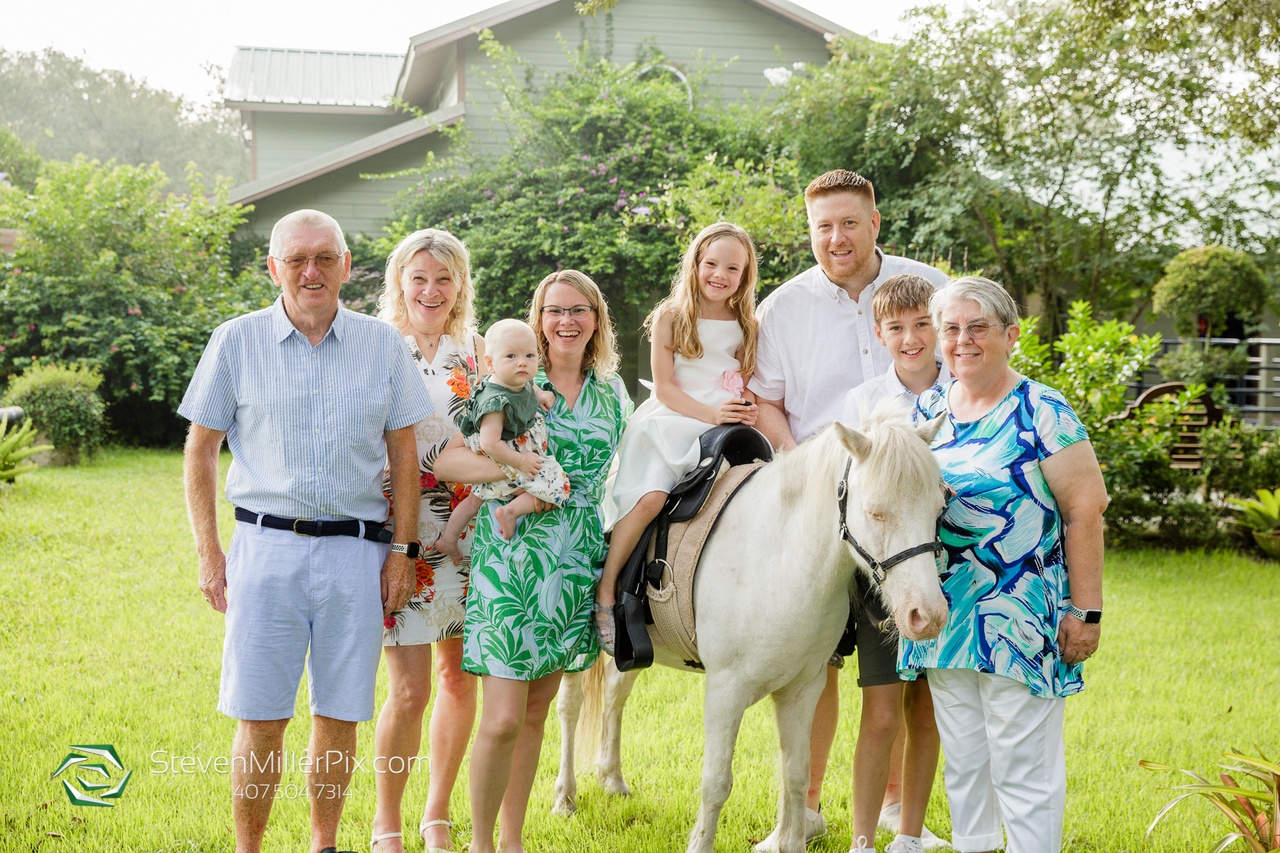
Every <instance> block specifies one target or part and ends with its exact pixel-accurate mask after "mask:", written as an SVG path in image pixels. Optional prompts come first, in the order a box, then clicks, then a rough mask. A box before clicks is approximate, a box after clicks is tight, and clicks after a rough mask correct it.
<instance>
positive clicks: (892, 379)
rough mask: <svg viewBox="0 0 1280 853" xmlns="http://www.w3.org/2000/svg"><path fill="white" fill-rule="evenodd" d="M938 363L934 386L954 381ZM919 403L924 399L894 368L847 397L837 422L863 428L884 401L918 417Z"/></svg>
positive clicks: (941, 364)
mask: <svg viewBox="0 0 1280 853" xmlns="http://www.w3.org/2000/svg"><path fill="white" fill-rule="evenodd" d="M935 363H936V364H937V365H938V378H937V379H935V380H934V382H933V384H934V385H941V384H942V383H943V382H946V381H947V380H949V379H950V378H951V374H950V372H949V371H948V370H947V366H946V365H945V364H943V363H942V362H940V361H939V362H935ZM919 399H920V395H919V394H913V393H912V392H911V389H909V388H908V387H907V386H906V385H903V384H902V380H901V379H899V378H898V367H897V365H894V364H891V365H889V369H888V370H886V371H885V372H884V373H881V374H880V375H879V376H877V377H875V378H874V379H872V380H871V381H870V382H863V383H862V384H861V385H859V386H858V387H857V388H854V389H853V390H852V391H850V392H849V393H848V394H846V395H845V397H844V402H843V403H842V404H841V406H840V412H839V413H838V414H837V415H836V420H838V421H840V423H842V424H844V425H846V426H851V427H857V426H862V422H863V421H864V420H866V419H867V415H869V414H871V413H872V412H874V411H875V409H876V406H878V405H879V404H880V401H881V400H895V401H896V402H897V403H898V405H899V406H901V407H902V410H903V411H904V412H906V413H907V414H908V415H910V416H914V414H915V410H916V403H917V401H918V400H919Z"/></svg>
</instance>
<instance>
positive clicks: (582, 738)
mask: <svg viewBox="0 0 1280 853" xmlns="http://www.w3.org/2000/svg"><path fill="white" fill-rule="evenodd" d="M611 665H612V660H611V659H610V658H609V657H608V656H607V655H604V654H601V655H600V657H598V658H596V662H595V665H594V666H592V667H591V669H589V670H587V671H586V672H584V673H582V713H581V714H579V715H578V730H577V733H576V735H575V736H574V760H575V762H576V763H577V765H578V766H579V767H586V766H587V762H591V766H593V767H594V766H595V764H594V762H595V756H596V748H597V747H598V746H599V744H600V716H601V715H602V714H603V713H604V676H605V669H604V668H605V667H606V666H611Z"/></svg>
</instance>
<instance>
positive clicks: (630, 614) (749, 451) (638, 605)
mask: <svg viewBox="0 0 1280 853" xmlns="http://www.w3.org/2000/svg"><path fill="white" fill-rule="evenodd" d="M698 446H699V447H700V448H701V454H700V458H699V461H698V465H697V467H696V468H694V469H693V470H692V471H690V472H689V473H688V474H686V475H684V477H682V478H681V479H680V482H678V483H676V485H675V487H674V488H673V489H672V490H671V493H670V494H669V495H668V496H667V503H666V505H665V506H664V507H663V509H662V512H660V513H658V517H657V518H655V519H654V520H653V521H652V522H651V523H650V524H649V527H648V528H646V529H645V532H644V534H643V535H642V536H641V537H640V541H639V542H638V543H637V544H636V547H635V550H634V551H632V552H631V555H630V556H629V557H628V558H627V562H626V565H624V566H623V568H622V573H621V574H620V575H619V577H618V595H617V599H616V601H617V604H615V605H614V606H613V621H614V635H615V637H616V641H615V644H614V656H613V657H614V663H615V664H616V665H617V667H618V669H619V670H620V671H622V672H627V671H628V670H632V669H644V668H645V667H648V666H652V665H653V643H652V641H651V640H650V638H649V629H648V628H647V627H646V626H647V625H652V624H653V617H652V616H651V615H650V614H649V600H648V588H649V585H650V584H652V585H654V586H657V585H658V584H659V583H660V581H661V578H662V567H663V565H664V564H665V562H666V558H667V532H668V530H669V529H670V527H671V524H672V523H673V522H683V521H688V520H689V519H691V518H693V517H694V516H695V515H697V514H698V511H699V510H700V509H702V505H703V504H704V503H706V500H707V495H708V494H710V493H711V487H712V486H713V485H715V481H716V477H717V476H718V475H719V473H720V467H721V465H722V464H723V463H724V462H728V463H729V465H730V466H731V467H732V466H734V465H747V464H750V463H752V462H756V461H762V462H768V461H770V460H772V459H773V447H772V446H771V445H770V444H769V440H768V439H766V438H765V437H764V436H763V435H762V434H761V433H760V432H758V431H757V430H756V429H754V428H753V427H749V426H743V425H742V424H723V425H721V426H716V427H712V428H711V429H709V430H707V431H706V432H704V433H703V434H702V437H701V438H700V439H699V441H698ZM650 542H652V543H653V546H654V549H653V559H651V560H650V559H647V557H646V554H647V553H648V550H649V543H650Z"/></svg>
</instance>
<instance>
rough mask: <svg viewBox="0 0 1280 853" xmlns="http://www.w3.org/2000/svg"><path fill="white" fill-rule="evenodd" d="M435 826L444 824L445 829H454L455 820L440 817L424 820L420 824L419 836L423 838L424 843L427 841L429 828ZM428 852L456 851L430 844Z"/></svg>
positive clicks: (447, 852) (448, 852) (445, 852)
mask: <svg viewBox="0 0 1280 853" xmlns="http://www.w3.org/2000/svg"><path fill="white" fill-rule="evenodd" d="M433 826H443V827H444V828H445V829H449V830H452V829H453V822H452V821H448V820H440V819H437V820H424V821H423V822H422V823H420V824H419V825H418V836H419V837H420V838H421V839H422V843H423V844H426V843H427V830H428V829H430V828H431V827H433ZM451 834H452V833H451ZM449 843H450V844H452V843H453V842H452V841H450V842H449ZM426 853H454V851H453V850H450V849H449V848H448V847H431V846H429V845H428V847H427V850H426Z"/></svg>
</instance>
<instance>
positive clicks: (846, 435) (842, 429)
mask: <svg viewBox="0 0 1280 853" xmlns="http://www.w3.org/2000/svg"><path fill="white" fill-rule="evenodd" d="M832 426H834V427H835V430H836V435H838V436H840V443H841V444H843V445H844V446H845V448H846V449H847V450H848V451H849V452H850V453H852V454H853V455H854V456H856V457H857V458H858V461H859V462H865V461H866V460H867V456H868V454H870V453H871V439H869V438H867V437H866V435H864V434H863V433H860V432H858V431H857V430H856V429H852V428H850V427H847V426H845V425H844V424H842V423H840V422H839V421H836V422H835V423H834V424H832Z"/></svg>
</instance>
